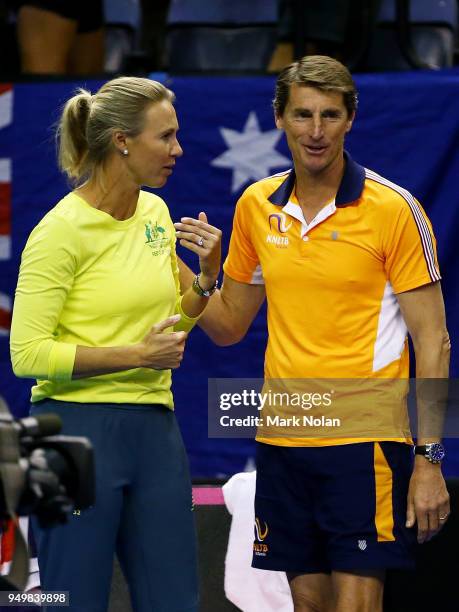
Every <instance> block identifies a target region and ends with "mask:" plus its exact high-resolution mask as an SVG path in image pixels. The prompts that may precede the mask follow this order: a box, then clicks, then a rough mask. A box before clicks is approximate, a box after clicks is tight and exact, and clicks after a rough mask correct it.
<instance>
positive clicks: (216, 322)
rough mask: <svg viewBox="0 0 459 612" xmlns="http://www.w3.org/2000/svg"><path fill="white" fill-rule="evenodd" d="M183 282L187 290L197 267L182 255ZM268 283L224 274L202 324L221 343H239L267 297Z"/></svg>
mask: <svg viewBox="0 0 459 612" xmlns="http://www.w3.org/2000/svg"><path fill="white" fill-rule="evenodd" d="M178 265H179V271H180V286H181V289H182V292H183V291H186V289H188V287H190V286H191V284H192V282H193V278H194V273H193V271H192V270H191V269H190V268H189V267H188V266H187V265H186V264H185V263H184V262H183V261H182V260H181V259H180V258H178ZM265 297H266V294H265V287H264V285H250V284H248V283H240V282H238V281H235V280H233V279H232V278H230V277H229V276H226V275H225V276H224V279H223V285H222V288H221V290H220V291H216V292H215V293H214V294H213V296H212V297H211V298H209V304H208V306H207V308H206V309H205V311H204V314H203V315H202V316H201V318H200V319H199V322H198V325H199V327H201V328H202V329H203V330H204V331H205V332H206V334H207V335H208V336H209V338H210V339H211V340H212V341H213V342H215V344H217V345H218V346H229V345H230V344H236V343H237V342H239V341H240V340H242V338H243V337H244V336H245V334H246V333H247V330H248V329H249V327H250V325H251V323H252V321H253V320H254V318H255V317H256V315H257V313H258V311H259V310H260V307H261V305H262V304H263V302H264V300H265Z"/></svg>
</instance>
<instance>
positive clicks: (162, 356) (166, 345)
mask: <svg viewBox="0 0 459 612" xmlns="http://www.w3.org/2000/svg"><path fill="white" fill-rule="evenodd" d="M179 321H180V315H173V316H172V317H168V318H167V319H164V321H161V322H160V323H157V324H156V325H153V327H152V328H151V330H150V331H149V332H148V334H147V335H146V336H145V338H144V339H143V341H142V342H141V343H140V344H139V345H138V348H139V357H140V364H141V365H140V366H139V367H142V368H151V369H153V370H169V369H172V370H174V369H176V368H178V367H179V366H180V363H181V362H182V359H183V352H184V350H185V341H186V339H187V336H188V334H187V333H186V332H183V331H179V332H174V331H173V332H170V333H164V332H165V330H166V329H167V328H169V327H173V326H174V325H175V324H176V323H178V322H179Z"/></svg>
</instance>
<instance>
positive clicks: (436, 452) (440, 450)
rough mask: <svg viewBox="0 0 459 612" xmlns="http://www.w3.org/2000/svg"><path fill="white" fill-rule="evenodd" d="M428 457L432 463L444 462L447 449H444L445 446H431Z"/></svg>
mask: <svg viewBox="0 0 459 612" xmlns="http://www.w3.org/2000/svg"><path fill="white" fill-rule="evenodd" d="M428 455H429V457H430V459H431V460H432V461H435V462H439V461H443V459H444V457H445V449H444V447H443V444H431V445H430V448H429V451H428Z"/></svg>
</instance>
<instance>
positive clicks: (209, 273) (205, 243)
mask: <svg viewBox="0 0 459 612" xmlns="http://www.w3.org/2000/svg"><path fill="white" fill-rule="evenodd" d="M174 226H175V229H176V230H177V238H178V239H179V241H180V244H181V245H182V246H184V247H185V248H187V249H189V250H190V251H193V253H196V254H197V255H198V256H199V267H200V269H201V275H200V277H199V285H200V286H201V287H202V288H203V289H210V288H211V287H212V286H213V285H214V284H215V281H216V280H217V278H218V275H219V273H220V264H221V251H222V247H221V240H222V232H221V230H219V229H218V228H217V227H214V226H213V225H209V224H208V223H207V215H206V213H204V212H200V213H199V215H198V219H193V218H191V217H182V219H181V223H174Z"/></svg>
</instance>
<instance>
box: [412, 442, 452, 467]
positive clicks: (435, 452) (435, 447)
mask: <svg viewBox="0 0 459 612" xmlns="http://www.w3.org/2000/svg"><path fill="white" fill-rule="evenodd" d="M414 454H415V455H422V456H423V457H425V458H426V459H427V461H430V463H441V462H442V461H443V459H444V458H445V455H446V451H445V447H444V446H443V444H440V443H439V442H432V443H431V444H424V445H423V446H415V447H414Z"/></svg>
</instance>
